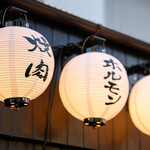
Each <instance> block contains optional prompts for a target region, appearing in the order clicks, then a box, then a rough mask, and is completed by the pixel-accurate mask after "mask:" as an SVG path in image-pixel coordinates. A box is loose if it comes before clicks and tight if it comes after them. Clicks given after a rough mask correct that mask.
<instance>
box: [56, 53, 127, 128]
mask: <svg viewBox="0 0 150 150" xmlns="http://www.w3.org/2000/svg"><path fill="white" fill-rule="evenodd" d="M59 92H60V97H61V100H62V103H63V105H64V107H65V108H66V109H67V110H68V111H69V112H70V113H71V114H72V115H73V116H74V117H76V118H77V119H79V120H82V121H84V123H85V125H90V126H100V125H104V124H105V121H108V120H110V119H112V118H113V117H115V116H116V115H117V114H118V113H119V112H120V111H121V109H122V108H123V106H124V105H125V103H126V100H127V96H128V92H129V82H128V77H127V74H126V70H125V69H124V67H123V65H122V64H121V63H120V61H119V60H117V59H116V58H114V57H113V56H111V55H108V54H104V53H100V52H89V53H85V54H82V55H79V56H77V57H75V58H73V59H72V60H70V61H69V62H68V63H67V64H66V66H65V67H64V69H63V71H62V73H61V77H60V82H59Z"/></svg>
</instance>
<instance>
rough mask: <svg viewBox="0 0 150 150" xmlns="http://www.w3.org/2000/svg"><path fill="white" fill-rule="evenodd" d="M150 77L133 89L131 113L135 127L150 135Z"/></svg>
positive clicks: (143, 79) (130, 100)
mask: <svg viewBox="0 0 150 150" xmlns="http://www.w3.org/2000/svg"><path fill="white" fill-rule="evenodd" d="M149 94H150V75H148V76H145V77H144V78H142V79H140V80H139V81H138V82H137V83H136V84H135V85H134V87H133V88H132V91H131V94H130V98H129V113H130V116H131V119H132V121H133V123H134V125H135V126H136V127H137V128H138V129H139V130H140V131H141V132H143V133H145V134H147V135H150V96H149Z"/></svg>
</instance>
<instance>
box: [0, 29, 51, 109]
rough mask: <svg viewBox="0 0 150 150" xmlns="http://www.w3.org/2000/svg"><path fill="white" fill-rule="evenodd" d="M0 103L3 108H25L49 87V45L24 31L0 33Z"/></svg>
mask: <svg viewBox="0 0 150 150" xmlns="http://www.w3.org/2000/svg"><path fill="white" fill-rule="evenodd" d="M0 53H1V54H0V60H1V61H0V101H5V105H6V106H10V107H14V108H15V107H21V106H24V105H28V102H29V100H33V99H35V98H36V97H38V96H39V95H40V94H42V93H43V92H44V90H45V89H46V88H47V86H48V85H49V83H50V81H51V78H52V75H53V70H54V57H53V53H52V50H51V47H50V45H49V43H48V41H47V40H46V39H45V38H44V37H43V36H42V35H41V34H39V33H38V32H36V31H34V30H32V29H29V28H25V27H4V28H1V29H0Z"/></svg>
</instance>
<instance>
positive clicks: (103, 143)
mask: <svg viewBox="0 0 150 150" xmlns="http://www.w3.org/2000/svg"><path fill="white" fill-rule="evenodd" d="M106 53H107V54H110V55H112V53H113V50H112V48H111V46H109V45H106ZM99 137H100V138H99V149H100V150H110V149H111V150H113V120H109V121H108V122H106V125H105V126H103V127H100V130H99Z"/></svg>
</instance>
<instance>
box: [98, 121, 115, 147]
mask: <svg viewBox="0 0 150 150" xmlns="http://www.w3.org/2000/svg"><path fill="white" fill-rule="evenodd" d="M99 147H100V148H99V149H100V150H110V149H111V150H113V121H112V120H110V121H108V122H107V123H106V125H105V126H103V127H100V140H99Z"/></svg>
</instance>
